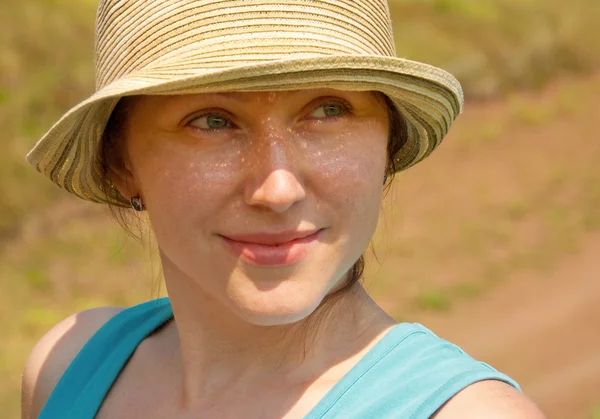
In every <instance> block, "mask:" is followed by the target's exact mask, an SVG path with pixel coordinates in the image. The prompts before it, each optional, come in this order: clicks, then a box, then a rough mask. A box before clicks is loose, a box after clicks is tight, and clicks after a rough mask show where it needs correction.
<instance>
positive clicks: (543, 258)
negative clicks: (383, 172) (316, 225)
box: [0, 0, 600, 419]
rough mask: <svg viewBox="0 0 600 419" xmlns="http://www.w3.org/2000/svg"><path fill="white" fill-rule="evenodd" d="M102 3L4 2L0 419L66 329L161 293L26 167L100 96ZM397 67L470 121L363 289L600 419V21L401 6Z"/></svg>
mask: <svg viewBox="0 0 600 419" xmlns="http://www.w3.org/2000/svg"><path fill="white" fill-rule="evenodd" d="M95 7H96V2H95V1H89V0H77V1H74V0H20V1H18V2H17V1H13V0H0V127H2V130H1V132H2V151H1V152H0V327H1V331H2V344H0V377H2V378H1V380H0V412H2V413H1V416H2V417H6V418H17V417H19V386H20V374H21V371H22V368H23V365H24V362H25V360H26V357H27V354H28V353H29V351H30V350H31V348H32V346H33V345H34V343H35V342H36V341H37V340H38V339H39V338H40V337H41V336H42V335H43V334H44V332H45V331H47V330H48V329H49V328H50V327H51V326H52V325H54V324H55V323H56V322H58V321H59V320H61V319H63V318H64V317H66V316H68V315H69V314H71V313H73V312H75V311H78V310H83V309H86V308H90V307H94V306H100V305H132V304H135V303H137V302H140V301H143V300H147V299H149V298H154V297H156V296H158V295H159V294H160V293H161V292H162V291H161V287H160V274H159V269H158V265H157V263H156V259H155V257H154V250H153V248H152V246H141V245H139V244H138V243H137V242H136V241H135V240H132V239H128V238H127V235H126V234H125V233H123V232H122V230H121V229H120V228H119V227H118V226H117V225H116V223H115V222H114V221H113V220H112V219H111V218H110V216H109V214H108V211H107V209H106V208H105V207H103V206H100V205H95V204H90V203H87V202H84V201H80V200H78V199H77V198H73V197H71V196H70V195H68V194H66V193H64V192H62V191H61V190H59V189H58V188H56V187H55V186H54V185H52V184H51V183H50V182H49V181H47V180H46V179H45V178H43V177H42V176H41V175H39V174H37V173H36V172H35V171H34V170H32V168H30V167H29V165H28V164H26V162H25V158H24V156H25V154H26V152H27V151H28V150H29V149H30V148H31V146H33V144H34V143H35V141H36V140H37V139H38V138H39V137H40V136H41V135H42V134H43V133H44V132H45V130H46V129H48V128H49V127H50V125H51V124H52V123H53V122H54V121H55V120H57V119H58V118H59V117H60V116H61V115H62V113H63V112H64V111H66V110H67V109H68V108H70V107H71V106H73V105H74V104H76V103H77V102H79V101H80V100H81V99H83V98H85V97H87V96H88V95H89V94H91V93H92V92H93V35H94V29H93V28H94V14H95ZM390 7H391V10H392V13H393V17H394V20H395V36H396V43H397V49H398V55H399V56H401V57H407V58H411V59H415V60H422V61H426V62H429V63H432V64H434V65H438V66H440V67H443V68H445V69H447V70H449V71H450V72H452V73H454V74H455V75H456V76H457V77H458V78H459V79H460V81H461V82H462V83H463V86H464V88H465V92H466V96H467V103H466V110H465V112H464V113H463V115H462V116H461V117H460V118H459V119H458V121H457V123H456V125H455V126H454V128H453V130H452V133H451V135H450V136H449V138H448V139H447V140H446V141H445V143H444V144H443V145H442V146H441V148H440V149H439V150H438V151H436V152H435V153H434V154H433V155H432V156H431V157H430V158H429V159H427V160H426V161H425V162H423V163H422V164H420V165H418V166H417V167H415V168H413V169H411V170H409V171H408V172H406V173H403V174H401V175H399V176H397V177H396V179H395V181H394V184H393V187H392V188H391V189H390V191H389V193H388V194H387V197H386V200H385V202H384V205H383V207H384V212H383V216H382V219H381V223H380V228H379V231H378V233H377V234H376V237H375V239H374V241H373V246H372V250H369V251H368V253H367V259H368V269H367V272H366V275H365V285H366V287H367V289H368V290H369V291H370V292H371V294H372V295H373V296H374V297H375V298H376V299H377V301H378V302H380V304H381V305H383V307H384V308H385V309H386V310H388V312H389V313H391V314H392V315H393V316H394V317H395V318H397V319H398V320H399V321H417V322H422V323H424V324H425V325H426V326H428V327H429V328H431V329H433V330H434V331H435V332H436V333H437V334H438V335H440V336H441V337H444V338H447V339H449V340H451V341H453V342H455V343H457V344H458V345H459V346H461V347H463V348H464V349H465V350H466V351H467V352H469V353H470V354H471V355H473V356H474V357H477V358H479V359H482V360H484V361H486V362H488V363H491V364H492V365H494V366H495V367H497V368H498V369H500V370H502V371H504V372H506V373H507V374H509V375H511V376H512V377H514V378H515V379H516V380H517V381H519V382H520V384H521V385H522V387H523V389H524V391H525V392H526V393H527V394H528V395H529V396H530V397H531V398H533V400H534V401H535V402H536V403H538V404H539V405H540V406H541V408H542V409H543V410H544V411H545V413H546V414H547V415H548V417H549V418H550V419H554V418H556V419H558V418H560V419H579V418H581V419H599V418H600V138H599V129H598V126H599V121H600V1H598V0H570V1H562V0H390Z"/></svg>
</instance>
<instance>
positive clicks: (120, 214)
mask: <svg viewBox="0 0 600 419" xmlns="http://www.w3.org/2000/svg"><path fill="white" fill-rule="evenodd" d="M376 95H377V97H378V99H379V101H380V103H381V104H382V106H385V108H386V109H387V111H388V115H389V137H388V145H387V156H388V163H387V169H386V174H387V176H388V178H387V182H386V185H385V188H389V186H390V184H391V181H392V180H393V177H394V174H395V172H396V166H395V161H394V158H393V156H395V155H396V154H397V153H398V151H400V150H401V149H402V147H404V145H405V144H406V141H407V127H406V121H405V120H404V118H403V117H402V115H401V114H400V113H399V112H398V111H397V109H396V107H395V105H394V104H393V102H392V101H391V100H390V99H389V98H388V97H387V96H385V95H384V94H382V93H379V92H376ZM135 100H136V97H135V96H134V97H127V98H123V99H121V100H120V101H119V103H117V106H116V107H115V109H114V110H113V112H112V115H111V117H110V119H109V121H108V123H107V125H106V128H105V130H104V135H103V136H102V142H101V144H100V147H99V150H98V154H99V158H100V160H101V163H102V170H103V173H102V175H103V181H104V187H105V190H106V191H108V190H110V189H109V188H112V187H113V183H112V179H111V168H123V166H124V163H123V155H124V148H125V147H124V145H125V141H126V138H125V137H126V135H125V134H126V131H127V129H126V128H127V118H128V111H129V109H130V108H131V106H132V104H133V102H134V101H135ZM382 179H383V173H382ZM109 207H110V210H111V213H112V215H113V217H114V218H115V220H117V222H118V223H119V224H120V225H121V226H122V227H123V228H124V229H125V230H126V231H127V232H128V233H129V234H130V235H132V236H133V237H135V238H136V239H138V240H140V241H141V237H142V233H141V229H140V225H139V218H137V217H135V216H134V215H133V214H132V213H133V210H132V209H128V208H123V207H118V206H116V205H112V204H109ZM134 223H135V225H134ZM364 269H365V259H364V256H361V257H360V258H359V259H358V260H357V261H356V263H354V265H353V266H352V268H351V269H350V271H349V272H348V274H349V275H348V280H347V282H346V284H344V286H343V287H342V288H341V289H339V290H338V291H337V292H336V293H335V294H334V295H341V294H343V293H344V292H346V291H348V290H349V289H350V288H352V287H353V286H354V285H355V284H356V283H357V282H359V281H360V279H361V278H362V276H363V273H364ZM331 297H333V295H331Z"/></svg>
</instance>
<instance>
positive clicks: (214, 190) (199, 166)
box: [143, 153, 236, 216]
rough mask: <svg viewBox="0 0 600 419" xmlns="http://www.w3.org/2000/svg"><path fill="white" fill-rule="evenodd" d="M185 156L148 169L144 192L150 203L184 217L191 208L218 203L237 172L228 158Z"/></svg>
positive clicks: (196, 209) (195, 209)
mask: <svg viewBox="0 0 600 419" xmlns="http://www.w3.org/2000/svg"><path fill="white" fill-rule="evenodd" d="M201 157H202V156H197V153H192V154H188V155H187V156H185V158H180V159H175V158H165V159H164V160H163V161H156V164H154V165H151V166H149V167H148V170H147V173H146V175H147V176H145V179H147V182H144V183H145V185H144V188H143V189H144V191H145V195H146V196H147V198H146V199H147V200H148V201H149V202H148V203H149V204H151V205H152V204H155V205H154V206H155V207H157V208H158V207H160V208H163V210H167V211H169V212H170V214H169V215H170V216H178V215H182V216H185V213H187V212H189V209H190V207H191V206H193V207H194V211H195V212H197V211H198V210H199V209H201V207H206V206H208V207H210V203H211V202H212V203H216V202H218V201H219V197H220V196H222V195H224V194H226V193H227V191H228V190H229V189H231V182H232V178H233V175H234V174H235V172H236V170H235V168H234V166H235V165H234V163H233V161H232V160H231V159H229V160H225V159H207V158H204V159H202V158H201Z"/></svg>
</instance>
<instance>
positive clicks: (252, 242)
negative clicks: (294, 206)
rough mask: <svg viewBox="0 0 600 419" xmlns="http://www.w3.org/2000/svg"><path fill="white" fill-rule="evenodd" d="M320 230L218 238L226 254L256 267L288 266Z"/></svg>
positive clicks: (302, 254) (298, 258)
mask: <svg viewBox="0 0 600 419" xmlns="http://www.w3.org/2000/svg"><path fill="white" fill-rule="evenodd" d="M322 231H323V230H322V229H321V230H308V231H283V232H276V233H263V232H260V233H249V234H235V235H227V236H220V237H221V238H222V241H223V243H224V244H225V246H226V247H227V249H228V250H229V252H230V253H232V254H233V255H234V256H235V257H236V258H238V259H239V260H242V261H244V262H246V263H249V264H251V265H256V266H269V267H277V266H289V265H293V264H295V263H298V262H300V261H301V260H302V259H304V258H305V257H306V256H307V255H308V254H309V251H310V249H311V248H312V247H314V246H315V245H316V244H317V242H318V239H319V238H320V236H321V232H322Z"/></svg>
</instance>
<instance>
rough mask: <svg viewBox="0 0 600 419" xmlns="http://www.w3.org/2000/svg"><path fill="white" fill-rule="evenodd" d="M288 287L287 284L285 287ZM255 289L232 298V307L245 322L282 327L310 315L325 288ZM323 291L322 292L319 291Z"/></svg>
mask: <svg viewBox="0 0 600 419" xmlns="http://www.w3.org/2000/svg"><path fill="white" fill-rule="evenodd" d="M285 288H288V287H285ZM289 288H290V289H287V290H279V289H271V290H269V291H260V290H254V292H252V293H250V294H244V295H238V296H235V298H231V299H230V302H229V303H230V307H231V306H233V307H231V308H232V309H233V310H234V311H235V312H236V313H237V315H238V316H239V317H240V318H242V319H244V320H245V321H246V322H248V323H250V324H253V325H256V326H282V325H287V324H293V323H297V322H299V321H301V320H304V319H305V318H307V317H309V316H310V315H311V314H312V313H313V312H314V311H315V310H316V309H317V307H319V305H320V304H321V302H322V301H323V299H324V298H325V295H326V290H318V291H317V290H311V291H308V292H307V291H306V290H294V289H291V288H294V287H289ZM319 291H321V292H319Z"/></svg>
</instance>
